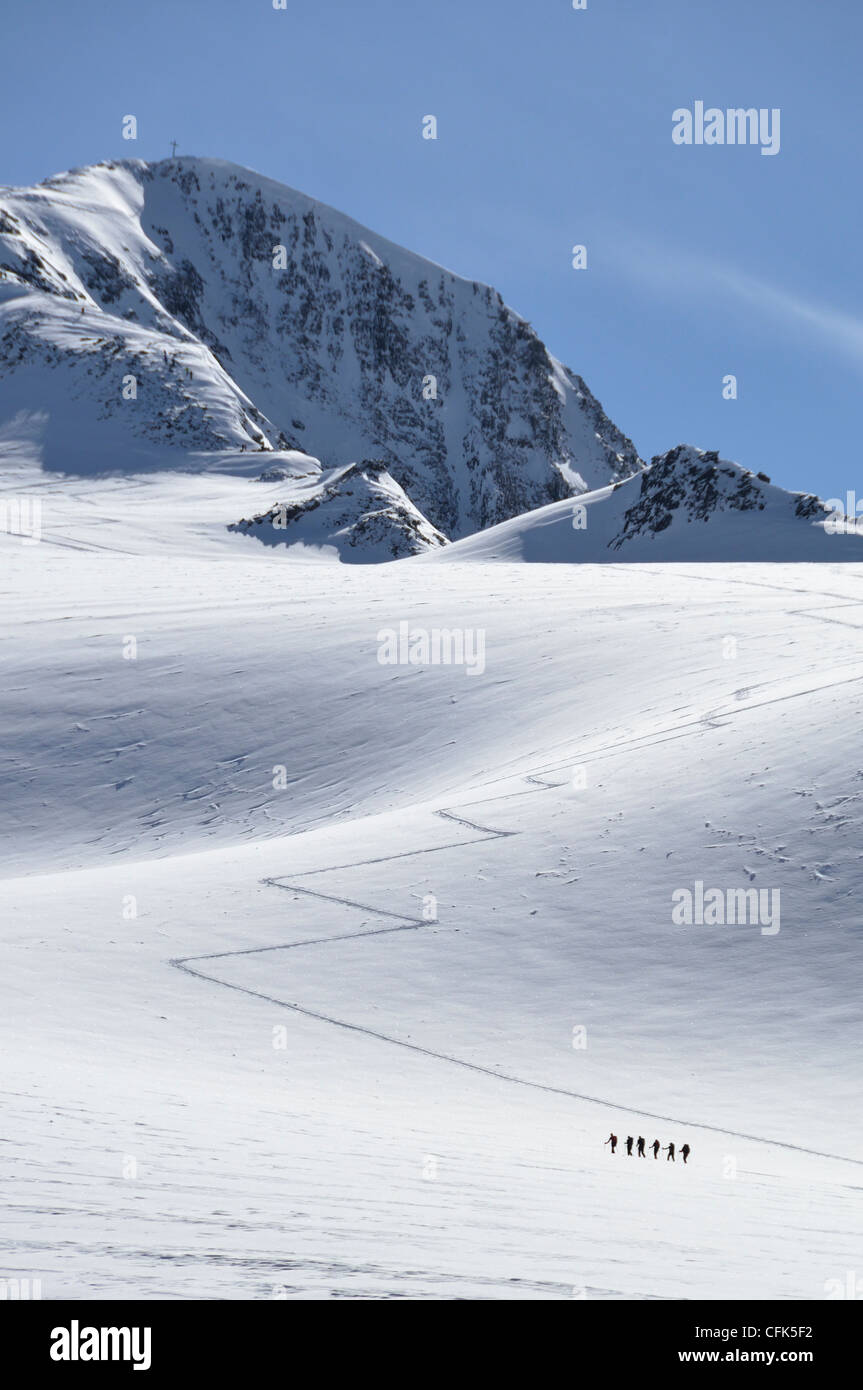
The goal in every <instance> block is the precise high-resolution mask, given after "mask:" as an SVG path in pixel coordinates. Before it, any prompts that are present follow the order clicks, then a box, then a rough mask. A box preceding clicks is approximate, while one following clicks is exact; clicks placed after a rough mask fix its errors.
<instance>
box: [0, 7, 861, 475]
mask: <svg viewBox="0 0 863 1390" xmlns="http://www.w3.org/2000/svg"><path fill="white" fill-rule="evenodd" d="M3 48H4V58H5V62H4V73H3V83H2V87H0V128H2V130H3V132H4V138H3V141H2V160H0V181H2V182H4V183H11V184H20V183H32V182H35V181H37V180H39V179H41V178H45V177H46V176H48V175H49V174H53V173H57V172H59V171H61V170H63V169H67V168H70V167H73V166H76V165H82V164H89V163H94V162H96V161H98V160H101V159H108V158H120V157H129V156H138V157H140V158H143V159H160V158H164V157H166V156H168V155H169V154H170V141H171V140H172V139H176V140H177V141H178V152H179V153H184V154H202V155H211V156H215V157H220V158H224V159H230V160H234V161H236V162H237V163H240V164H246V165H248V166H250V167H252V168H254V169H257V170H259V171H260V172H262V173H265V174H268V175H270V176H271V177H273V178H277V179H280V180H281V181H283V182H284V183H287V184H290V185H291V186H293V187H295V188H300V189H302V190H303V191H304V192H306V193H309V194H311V195H313V196H314V197H317V198H321V199H323V200H324V201H325V202H328V203H331V204H333V205H334V206H335V207H338V208H340V209H342V210H343V211H344V212H347V213H349V214H350V215H351V216H353V217H356V218H358V219H359V220H360V221H362V222H365V223H366V224H367V225H369V226H371V227H372V228H374V229H375V230H376V231H378V232H380V233H381V234H382V235H384V236H387V237H390V238H391V239H392V240H394V241H398V242H401V243H402V244H403V245H405V246H408V247H409V248H410V249H411V250H414V251H418V252H421V253H422V254H424V255H426V256H429V257H430V258H431V259H433V260H435V261H438V262H440V263H442V264H443V265H445V266H447V267H448V268H450V269H451V270H455V271H457V272H458V273H460V274H462V275H467V276H470V277H472V278H476V279H479V280H483V281H487V282H490V283H491V284H493V285H495V286H496V287H497V288H498V289H499V290H500V292H501V293H502V295H503V296H504V298H505V299H506V300H507V302H508V303H510V304H511V305H512V306H513V307H514V308H516V309H517V310H518V311H519V312H520V313H522V314H523V315H524V316H525V317H526V318H527V319H529V320H530V321H531V323H532V324H533V325H534V326H535V328H536V329H537V330H538V332H539V333H540V334H541V336H542V337H543V339H544V340H545V342H546V344H547V345H548V347H549V348H550V349H551V350H552V352H554V353H555V355H556V356H558V357H560V358H561V359H562V360H563V361H564V362H565V363H566V364H567V365H568V366H570V367H572V368H574V369H575V370H576V371H578V372H580V373H581V374H582V375H583V376H584V378H585V380H586V381H587V383H588V385H589V386H590V387H591V389H592V390H593V391H594V393H595V394H596V395H597V396H598V397H599V399H600V400H601V401H602V403H603V405H604V406H605V408H606V410H607V411H608V413H609V414H610V415H611V416H612V418H613V419H614V420H615V422H616V423H617V424H618V425H619V426H620V427H621V429H623V430H625V431H626V432H627V433H628V434H629V435H630V436H631V437H632V439H633V440H634V442H635V444H636V445H637V446H638V448H639V450H640V452H641V453H642V455H643V456H644V457H647V458H649V457H650V456H651V455H652V454H654V453H657V452H659V451H661V450H664V449H666V448H670V447H671V446H673V445H675V444H678V443H682V442H686V443H692V444H697V445H699V446H700V447H702V448H711V449H718V450H719V451H720V453H721V454H722V455H723V456H724V457H727V458H732V459H735V460H737V461H738V462H740V463H743V464H745V465H747V466H748V467H751V468H754V469H762V470H765V471H766V472H768V473H769V474H770V475H771V476H772V478H773V480H774V481H775V482H777V483H781V484H782V485H784V486H786V487H791V488H794V489H811V490H813V491H817V492H820V494H821V495H822V496H824V497H844V496H845V494H846V492H847V491H849V490H853V491H855V492H856V493H857V495H859V496H860V497H861V498H863V469H861V462H860V459H859V457H858V451H857V445H856V441H857V437H858V433H859V427H860V426H859V405H858V403H859V400H860V395H861V384H863V291H861V276H860V251H859V242H860V229H859V221H860V211H861V179H860V128H861V123H863V102H861V86H863V83H861V78H860V74H859V66H860V55H861V52H863V5H861V4H860V3H859V0H818V2H817V3H816V0H723V3H722V4H721V5H719V4H708V3H705V0H588V8H587V9H586V10H584V11H580V10H579V11H576V10H573V8H572V0H426V3H416V0H364V2H363V3H352V2H351V0H339V3H328V0H314V3H310V0H287V8H286V9H285V10H274V9H273V4H272V0H146V3H144V4H141V3H138V0H135V2H134V3H132V0H111V3H108V2H107V0H75V3H74V4H68V3H66V0H42V2H41V3H39V4H30V5H23V6H18V7H17V9H16V10H14V11H13V10H12V9H11V7H10V8H8V9H7V13H6V14H5V15H4V20H3ZM697 100H703V101H704V102H705V103H706V105H707V106H716V107H720V108H727V107H737V106H744V107H757V108H762V107H765V108H770V109H772V108H775V107H778V108H779V109H780V111H781V149H780V151H779V153H778V154H777V155H776V156H774V157H767V156H763V155H762V154H761V152H760V149H759V148H758V147H749V146H746V147H732V146H727V145H726V146H695V145H693V146H689V147H686V146H678V145H675V144H674V143H673V142H672V139H671V129H672V112H673V111H674V110H675V109H676V108H679V107H687V106H688V107H692V105H693V103H694V102H695V101H697ZM127 114H134V115H135V116H136V117H137V119H138V136H139V138H138V140H137V141H136V142H130V141H125V140H123V139H122V138H121V120H122V117H123V116H124V115H127ZM428 114H433V115H435V116H436V117H437V121H438V139H437V140H436V141H432V140H424V139H422V138H421V123H422V118H423V116H425V115H428ZM574 244H585V245H586V246H587V248H588V267H587V269H586V270H584V271H575V270H573V269H572V267H571V247H572V246H573V245H574ZM727 373H733V374H734V375H735V376H736V377H737V379H738V399H737V400H724V399H723V396H722V380H723V377H724V376H725V375H726V374H727Z"/></svg>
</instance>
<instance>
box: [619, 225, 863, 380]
mask: <svg viewBox="0 0 863 1390" xmlns="http://www.w3.org/2000/svg"><path fill="white" fill-rule="evenodd" d="M614 254H615V260H616V262H617V263H618V264H619V266H620V268H621V269H623V270H624V271H625V272H626V273H627V274H628V275H629V276H630V277H631V278H633V279H636V280H637V281H638V282H639V283H640V284H642V285H644V286H645V287H646V288H648V289H652V290H654V291H657V292H661V293H662V294H664V295H667V294H670V293H671V294H674V293H677V294H678V295H679V296H685V297H686V299H687V300H688V301H690V302H691V301H692V299H693V298H694V297H699V296H700V297H702V298H704V299H707V300H711V301H719V302H721V303H722V304H725V305H727V303H728V300H729V296H730V297H731V298H732V299H734V300H736V301H737V302H738V303H739V304H742V305H746V306H747V307H748V308H750V309H754V310H756V311H757V312H758V313H759V314H760V315H761V316H762V318H763V319H764V320H765V321H766V322H765V323H764V328H765V330H766V331H771V329H770V325H777V324H779V325H782V326H783V327H784V328H788V327H789V326H790V327H792V328H796V329H797V330H799V331H800V332H801V334H802V335H803V337H804V338H805V337H810V338H811V336H812V335H817V337H818V339H819V344H820V345H823V346H826V347H827V348H830V349H832V350H833V351H834V352H836V353H837V354H838V355H840V356H842V357H844V358H845V359H846V360H847V361H848V362H850V363H851V365H852V366H854V367H856V368H857V369H859V370H863V317H858V316H857V315H855V314H853V313H848V312H847V311H845V310H843V309H837V308H834V307H833V306H832V305H830V304H824V303H822V302H819V301H818V300H816V299H813V298H809V297H807V296H806V295H804V294H800V293H799V292H797V291H794V290H788V289H785V288H784V287H782V286H781V285H775V284H771V283H770V282H769V281H767V280H764V279H761V278H759V277H758V276H755V275H751V274H748V273H746V272H744V271H742V270H740V269H738V268H737V267H736V266H733V265H730V264H728V263H727V262H722V261H720V260H715V259H711V258H709V257H706V256H701V255H699V254H697V253H695V252H692V251H684V250H671V249H669V248H668V247H660V246H649V245H645V243H644V242H643V241H641V240H640V241H639V242H637V243H636V242H634V241H630V239H629V238H628V237H627V236H624V237H623V238H617V237H616V238H615V253H614Z"/></svg>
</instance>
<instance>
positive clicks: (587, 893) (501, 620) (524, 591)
mask: <svg viewBox="0 0 863 1390" xmlns="http://www.w3.org/2000/svg"><path fill="white" fill-rule="evenodd" d="M279 486H280V485H279V484H278V483H273V484H269V483H258V482H255V481H253V480H251V479H249V478H238V477H230V476H221V475H219V476H214V475H212V474H204V475H201V476H198V477H194V476H183V477H173V476H167V475H164V476H163V475H155V476H150V477H147V478H137V479H135V478H133V479H125V480H114V481H105V480H102V481H100V480H95V479H88V480H81V481H75V480H68V479H67V480H65V481H63V482H62V483H61V482H57V481H52V479H51V478H50V476H49V475H41V474H29V473H27V474H25V473H20V474H16V473H15V472H13V471H12V470H11V469H10V470H9V471H8V472H7V473H6V474H5V475H4V488H5V491H4V493H3V496H4V497H6V498H7V499H8V498H9V497H11V496H12V495H13V494H14V496H15V497H21V496H23V495H24V494H25V493H26V492H28V490H34V492H38V495H39V498H40V500H41V502H42V516H41V529H42V539H41V542H40V543H39V544H33V545H25V544H22V542H21V540H20V539H19V538H16V537H14V536H11V535H5V534H4V535H0V554H2V562H3V564H2V573H3V580H2V587H3V610H4V625H3V626H4V642H3V648H2V651H3V688H4V738H3V753H2V757H3V772H4V781H5V791H4V796H3V800H2V829H3V872H4V874H5V876H6V882H5V883H4V889H5V892H4V913H3V928H2V936H3V943H4V945H3V965H2V985H0V990H2V996H3V999H2V1030H3V1031H2V1048H3V1059H4V1065H3V1071H2V1082H0V1089H2V1101H3V1114H4V1124H3V1129H2V1143H0V1165H2V1175H3V1192H4V1202H3V1215H2V1240H0V1250H2V1257H0V1273H2V1275H3V1276H4V1277H6V1278H14V1277H19V1278H20V1277H26V1276H29V1277H33V1278H37V1277H38V1278H41V1280H42V1286H43V1295H44V1296H45V1297H47V1298H50V1297H57V1296H72V1297H81V1298H84V1297H96V1296H105V1297H109V1298H131V1297H172V1298H225V1297H233V1298H249V1299H260V1298H272V1297H281V1296H287V1297H297V1296H302V1297H308V1296H313V1297H322V1298H329V1297H363V1298H369V1297H373V1298H378V1297H387V1298H389V1297H392V1298H430V1297H431V1298H463V1297H470V1298H477V1297H479V1298H493V1299H497V1298H510V1297H518V1298H524V1297H529V1298H572V1297H573V1296H575V1297H578V1296H581V1295H584V1296H586V1297H588V1298H620V1297H625V1298H632V1297H636V1298H699V1297H714V1298H730V1297H754V1298H764V1299H769V1298H775V1297H779V1298H789V1299H791V1298H809V1297H813V1298H822V1297H824V1296H825V1288H826V1285H827V1281H830V1280H839V1281H842V1282H843V1283H844V1282H845V1280H846V1277H847V1272H848V1271H850V1270H855V1269H859V1267H860V1234H861V1204H860V1193H861V1188H863V1166H861V1158H863V1151H861V1142H860V1141H861V1132H863V1120H861V1108H860V1104H859V1091H860V1085H859V1082H860V1047H861V1030H860V1022H859V1018H860V1003H859V1001H860V997H861V985H860V965H859V962H860V949H861V930H863V922H861V915H860V908H859V904H860V899H861V887H863V836H861V833H860V832H861V821H863V761H861V757H860V752H859V730H860V727H861V694H863V649H861V637H863V570H861V568H860V567H858V566H857V565H854V564H839V563H837V564H836V565H831V564H820V565H814V564H812V565H805V564H801V565H772V566H771V565H746V564H739V565H698V564H695V563H691V564H681V565H678V566H673V565H668V566H650V565H615V566H611V567H600V566H592V565H573V566H569V565H563V564H555V565H543V564H518V563H506V562H501V561H498V562H496V563H494V564H490V563H486V562H484V561H482V560H474V561H470V560H469V559H466V560H464V561H463V562H460V561H458V560H457V558H456V557H455V556H453V555H452V553H451V552H450V553H449V554H447V552H442V555H441V558H434V557H433V558H423V559H420V560H407V561H402V562H399V563H397V564H392V565H370V566H362V567H361V566H350V565H342V564H339V563H337V562H335V561H334V560H332V559H331V556H330V555H328V553H327V552H326V550H321V549H315V548H312V549H309V550H308V551H307V552H305V551H300V552H297V551H292V552H285V553H283V552H274V551H273V550H272V549H270V548H268V547H264V546H260V545H255V544H253V543H252V542H250V541H249V540H248V538H246V537H243V536H241V535H237V534H236V533H230V532H229V531H228V530H227V524H228V523H229V522H231V521H233V520H235V519H236V518H237V517H239V516H242V515H249V513H250V508H251V506H252V505H254V506H256V507H258V508H259V509H263V508H265V507H266V506H269V505H271V504H272V503H273V502H274V501H276V500H277V499H278V496H279ZM403 621H407V622H409V623H410V624H411V625H412V626H421V627H423V628H425V629H432V628H435V627H440V628H444V627H445V628H449V629H452V628H459V627H461V628H468V629H471V630H474V631H478V630H481V631H482V632H483V633H484V637H485V670H484V671H483V673H482V674H478V675H469V674H467V672H466V671H465V669H464V668H459V667H455V666H449V667H446V666H439V667H426V668H421V667H411V666H388V665H382V664H380V662H379V661H378V649H379V633H380V632H381V631H382V630H383V629H386V628H397V627H398V624H399V623H400V622H403ZM130 638H134V639H135V643H136V659H134V660H131V659H126V657H125V656H124V651H125V652H127V653H128V652H129V650H130V644H129V639H130ZM279 769H284V772H283V773H282V774H281V775H279ZM274 780H275V781H276V783H279V782H284V783H285V785H284V786H279V785H276V786H274ZM696 880H702V881H703V882H704V883H705V884H706V885H707V887H720V888H722V889H727V888H737V887H740V888H745V887H750V886H752V887H756V888H764V889H769V890H779V891H780V893H781V929H780V931H779V932H778V933H776V934H774V935H768V934H763V933H762V931H761V930H760V929H759V927H758V926H748V925H746V926H733V927H731V926H728V927H707V926H677V925H675V924H674V923H673V922H672V917H671V909H672V894H673V893H674V892H675V890H677V889H681V888H692V886H693V884H694V882H695V881H696ZM432 897H433V899H434V903H435V907H436V912H437V920H426V916H427V915H428V906H429V903H430V901H431V898H432ZM424 910H425V915H424ZM133 913H134V914H136V915H132V914H133ZM582 1030H584V1031H582ZM582 1043H586V1045H582ZM611 1129H613V1130H614V1132H615V1133H616V1134H618V1135H619V1136H620V1138H621V1149H619V1150H618V1153H617V1154H616V1156H615V1157H614V1158H612V1157H611V1156H610V1154H609V1150H608V1148H607V1147H604V1145H603V1141H604V1140H605V1138H606V1137H607V1135H608V1133H609V1131H610V1130H611ZM627 1134H633V1135H635V1136H638V1135H639V1134H643V1135H644V1136H645V1137H646V1138H647V1140H648V1142H651V1141H652V1140H653V1139H654V1137H657V1138H660V1139H661V1140H662V1142H663V1144H667V1143H668V1142H669V1140H674V1141H675V1142H676V1143H677V1144H678V1146H679V1145H680V1144H682V1143H683V1142H684V1141H685V1140H688V1142H689V1143H690V1144H691V1145H692V1150H693V1152H692V1157H691V1159H690V1162H689V1165H688V1166H687V1167H683V1165H682V1164H681V1163H680V1161H679V1160H678V1162H677V1163H675V1164H674V1165H672V1164H670V1163H668V1162H666V1160H665V1155H664V1154H663V1155H662V1156H661V1159H660V1161H659V1162H654V1161H653V1159H652V1157H650V1158H648V1159H646V1160H640V1159H637V1158H631V1159H629V1158H627V1157H626V1155H625V1153H624V1152H622V1141H623V1140H624V1139H625V1137H626V1135H627Z"/></svg>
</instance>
